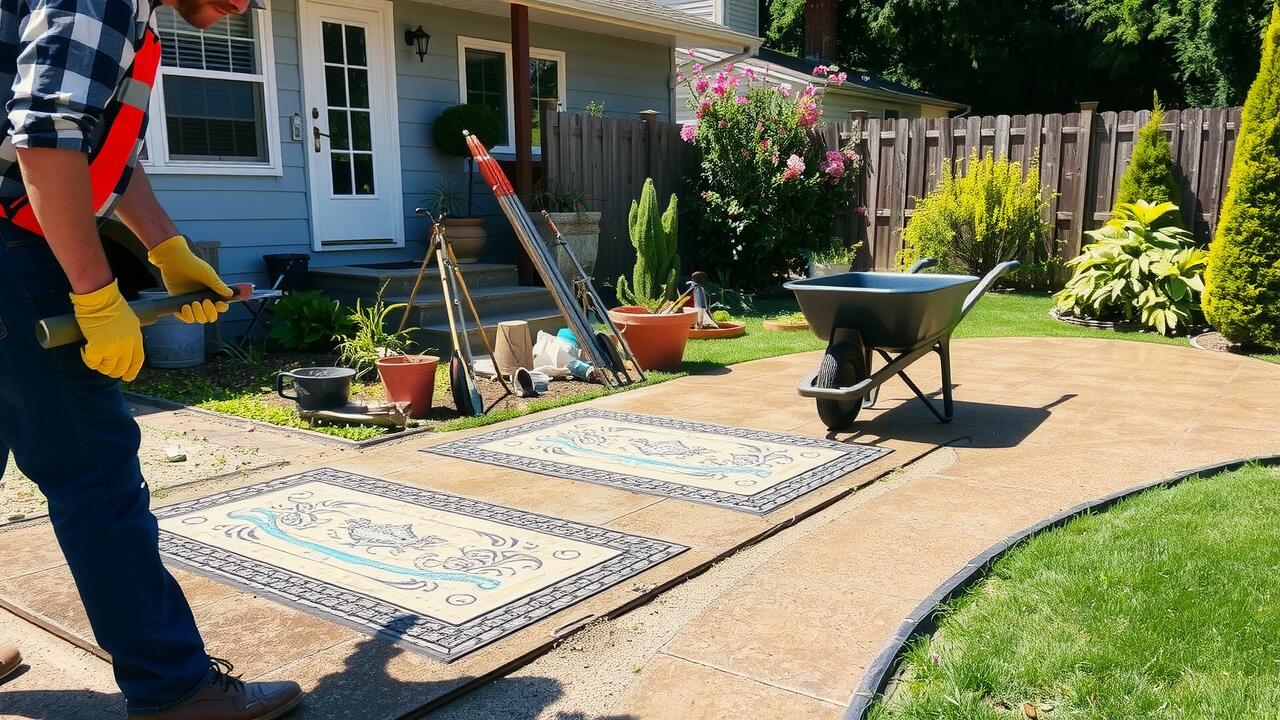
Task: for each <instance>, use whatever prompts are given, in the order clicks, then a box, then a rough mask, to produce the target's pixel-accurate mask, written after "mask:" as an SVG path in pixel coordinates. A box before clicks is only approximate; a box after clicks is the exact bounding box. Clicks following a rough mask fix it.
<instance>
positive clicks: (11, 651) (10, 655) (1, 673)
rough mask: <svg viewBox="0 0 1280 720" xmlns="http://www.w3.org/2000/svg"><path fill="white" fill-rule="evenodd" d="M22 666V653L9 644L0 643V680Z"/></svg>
mask: <svg viewBox="0 0 1280 720" xmlns="http://www.w3.org/2000/svg"><path fill="white" fill-rule="evenodd" d="M20 667H22V653H20V652H18V648H16V647H13V646H11V645H0V680H4V679H5V678H7V677H9V676H10V675H12V674H14V673H15V672H17V671H18V668H20Z"/></svg>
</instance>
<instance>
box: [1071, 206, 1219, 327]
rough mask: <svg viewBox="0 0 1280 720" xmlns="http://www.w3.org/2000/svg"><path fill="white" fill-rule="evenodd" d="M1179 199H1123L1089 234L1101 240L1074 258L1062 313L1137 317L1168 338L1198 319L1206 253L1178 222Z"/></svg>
mask: <svg viewBox="0 0 1280 720" xmlns="http://www.w3.org/2000/svg"><path fill="white" fill-rule="evenodd" d="M1177 218H1178V208H1177V206H1176V205H1174V204H1173V203H1167V202H1166V203H1159V204H1155V203H1148V202H1146V201H1144V200H1139V201H1138V202H1136V203H1132V204H1131V203H1121V204H1120V205H1117V206H1116V210H1115V213H1114V216H1113V218H1112V219H1111V221H1110V222H1108V223H1107V224H1106V225H1104V226H1103V227H1102V228H1101V229H1099V230H1091V231H1089V232H1088V233H1087V234H1088V235H1089V237H1091V238H1093V240H1094V242H1092V243H1090V244H1089V245H1086V246H1085V248H1084V252H1082V253H1081V254H1080V256H1079V257H1076V258H1073V259H1071V260H1068V261H1067V266H1068V267H1073V268H1075V275H1074V276H1072V278H1071V280H1069V281H1068V282H1067V285H1066V287H1064V288H1063V289H1062V290H1061V291H1059V292H1058V293H1057V294H1056V295H1054V299H1055V300H1057V304H1058V310H1059V311H1060V312H1065V313H1070V314H1072V315H1075V316H1077V317H1085V318H1091V319H1094V320H1135V319H1139V320H1141V322H1142V323H1143V324H1144V325H1146V326H1147V327H1150V328H1152V329H1154V330H1155V331H1156V332H1158V333H1160V334H1162V335H1168V334H1170V333H1173V332H1175V331H1177V330H1178V329H1179V328H1183V327H1186V326H1187V325H1189V324H1191V323H1192V322H1194V321H1195V318H1196V317H1197V315H1198V312H1199V303H1198V296H1199V294H1200V293H1201V292H1203V291H1204V281H1203V278H1202V276H1203V274H1204V265H1205V260H1206V257H1207V254H1206V253H1205V251H1204V250H1201V249H1200V248H1198V247H1196V242H1195V238H1194V237H1192V235H1191V233H1190V232H1188V231H1186V230H1183V229H1182V228H1180V227H1178V226H1177V224H1176V222H1175V220H1177Z"/></svg>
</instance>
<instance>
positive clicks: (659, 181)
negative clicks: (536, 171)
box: [542, 113, 697, 282]
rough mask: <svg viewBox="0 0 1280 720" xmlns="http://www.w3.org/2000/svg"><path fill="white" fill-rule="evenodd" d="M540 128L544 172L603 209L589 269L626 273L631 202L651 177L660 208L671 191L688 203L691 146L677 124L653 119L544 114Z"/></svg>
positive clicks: (604, 274) (607, 275)
mask: <svg viewBox="0 0 1280 720" xmlns="http://www.w3.org/2000/svg"><path fill="white" fill-rule="evenodd" d="M542 127H543V131H542V163H543V177H545V178H550V179H552V180H558V181H560V182H564V183H567V184H570V185H571V186H574V187H578V188H581V189H582V191H583V192H585V193H586V194H587V195H588V196H589V199H588V201H587V206H588V208H587V209H589V210H599V211H600V213H601V216H600V252H599V255H598V256H597V258H596V267H595V271H594V273H593V274H594V275H595V276H596V277H597V278H599V279H600V280H601V281H604V282H612V281H614V280H616V279H617V278H618V276H619V275H623V274H629V273H630V272H631V267H632V266H633V265H634V264H635V257H636V255H635V250H634V249H633V248H632V247H631V240H630V237H629V236H628V234H627V213H628V212H629V211H630V209H631V201H632V200H633V199H636V198H639V197H640V190H641V188H643V186H644V181H645V178H653V184H654V187H655V188H656V189H657V191H658V197H659V202H660V203H662V206H663V207H666V199H667V197H668V196H669V195H670V194H671V193H675V194H677V195H679V196H680V197H681V199H682V200H685V202H688V200H687V199H686V198H685V193H684V190H685V186H684V179H685V177H686V176H687V175H689V174H691V173H695V172H697V167H696V164H695V163H696V159H697V156H696V153H695V151H694V148H693V146H691V145H689V143H686V142H683V141H682V140H680V126H679V125H676V124H673V123H664V122H658V121H657V120H629V119H623V118H599V117H590V116H586V115H575V114H571V113H548V114H547V115H546V116H545V117H544V120H543V126H542ZM687 235H688V233H684V234H683V237H682V238H681V240H682V242H688V241H689V238H688V237H687ZM682 249H683V248H682ZM688 255H689V253H688V252H683V253H682V255H681V256H682V257H688Z"/></svg>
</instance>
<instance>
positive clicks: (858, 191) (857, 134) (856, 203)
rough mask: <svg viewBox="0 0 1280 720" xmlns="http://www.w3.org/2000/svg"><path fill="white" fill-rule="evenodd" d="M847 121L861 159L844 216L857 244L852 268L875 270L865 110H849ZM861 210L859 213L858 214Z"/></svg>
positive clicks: (869, 160) (869, 158) (869, 161)
mask: <svg viewBox="0 0 1280 720" xmlns="http://www.w3.org/2000/svg"><path fill="white" fill-rule="evenodd" d="M849 121H850V123H852V125H853V128H852V130H853V137H854V138H856V140H857V144H856V145H855V148H854V149H855V150H857V152H858V155H859V156H860V157H861V158H862V164H861V165H860V166H859V167H858V182H857V185H856V186H855V190H854V197H853V202H852V203H851V206H850V208H849V209H848V210H846V211H845V215H846V216H847V217H848V218H849V226H850V227H851V228H852V229H853V238H852V240H853V242H855V243H857V245H858V251H857V252H856V253H855V254H854V267H856V268H858V269H860V270H873V269H875V258H874V256H873V254H872V252H871V250H872V248H871V234H870V233H869V232H868V231H867V223H868V220H867V218H868V214H869V213H868V210H867V177H868V173H867V170H868V168H869V167H870V164H871V157H870V156H869V154H868V148H867V133H866V130H867V111H866V110H850V111H849ZM859 210H861V212H859Z"/></svg>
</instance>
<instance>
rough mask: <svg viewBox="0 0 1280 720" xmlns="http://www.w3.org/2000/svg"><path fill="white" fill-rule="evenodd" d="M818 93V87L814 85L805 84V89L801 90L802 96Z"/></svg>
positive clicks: (811, 95) (809, 96)
mask: <svg viewBox="0 0 1280 720" xmlns="http://www.w3.org/2000/svg"><path fill="white" fill-rule="evenodd" d="M817 94H818V88H816V87H814V86H813V85H805V86H804V89H803V90H801V91H800V97H802V98H811V97H813V96H814V95H817Z"/></svg>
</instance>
